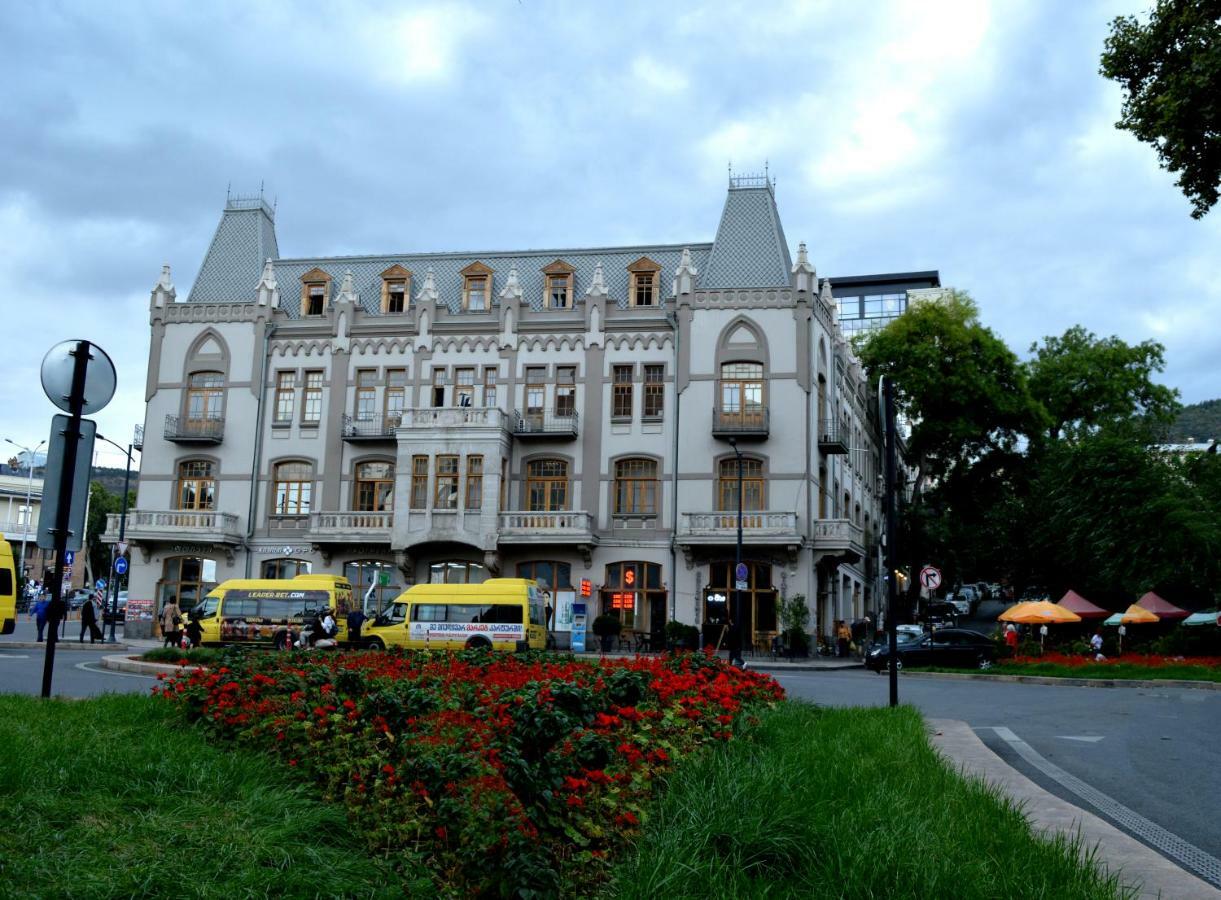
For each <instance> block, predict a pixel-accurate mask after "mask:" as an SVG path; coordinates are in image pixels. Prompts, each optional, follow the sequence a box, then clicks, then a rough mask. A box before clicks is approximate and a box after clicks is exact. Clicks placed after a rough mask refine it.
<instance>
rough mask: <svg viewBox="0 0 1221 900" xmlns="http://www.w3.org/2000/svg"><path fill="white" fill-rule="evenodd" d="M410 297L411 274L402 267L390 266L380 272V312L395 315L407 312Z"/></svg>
mask: <svg viewBox="0 0 1221 900" xmlns="http://www.w3.org/2000/svg"><path fill="white" fill-rule="evenodd" d="M410 296H411V273H410V272H409V271H407V270H406V269H404V268H403V267H402V266H391V267H390V268H389V269H387V270H386V271H385V272H382V312H383V313H384V314H386V315H397V314H399V313H405V312H407V304H408V302H409V300H408V298H410Z"/></svg>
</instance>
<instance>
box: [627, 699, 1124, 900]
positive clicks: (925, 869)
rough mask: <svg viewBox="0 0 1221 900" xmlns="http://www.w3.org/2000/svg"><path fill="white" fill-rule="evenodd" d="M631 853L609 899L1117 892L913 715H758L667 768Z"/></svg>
mask: <svg viewBox="0 0 1221 900" xmlns="http://www.w3.org/2000/svg"><path fill="white" fill-rule="evenodd" d="M637 846H638V848H639V852H638V853H637V854H636V855H635V856H633V857H631V858H629V859H627V860H625V861H624V862H623V863H621V864H620V866H619V867H618V868H617V869H616V871H615V881H614V884H613V886H612V887H613V891H614V894H615V895H616V896H618V897H621V898H641V900H644V898H654V897H667V898H678V897H691V898H697V897H698V898H705V897H711V896H716V897H735V898H743V897H827V898H832V897H835V898H838V897H859V898H880V897H886V898H904V897H910V898H927V897H937V898H981V900H983V898H994V897H1006V898H1023V897H1029V898H1051V897H1055V898H1111V897H1118V896H1123V893H1122V892H1121V890H1120V889H1119V888H1118V886H1117V883H1116V881H1115V879H1113V878H1110V879H1109V878H1106V877H1103V876H1101V875H1099V874H1098V873H1097V872H1096V871H1095V870H1094V869H1093V868H1092V867H1090V866H1088V865H1084V864H1082V863H1081V862H1079V861H1078V860H1079V858H1080V854H1079V848H1078V847H1076V846H1073V845H1072V844H1070V843H1069V842H1068V841H1066V840H1064V839H1059V840H1055V841H1050V842H1049V841H1044V840H1040V839H1037V838H1035V837H1034V836H1033V835H1032V834H1031V832H1030V830H1029V828H1028V827H1027V825H1026V823H1025V821H1024V820H1023V818H1022V816H1021V815H1020V814H1019V812H1018V811H1017V810H1016V809H1015V808H1014V807H1013V805H1012V804H1010V803H1009V802H1008V801H1007V800H1004V799H1002V798H1001V797H999V796H998V795H997V794H996V793H995V792H993V791H991V790H990V789H987V788H985V787H983V786H982V785H980V784H978V783H973V782H967V781H964V780H963V779H962V778H960V777H959V776H957V775H955V774H954V773H952V772H951V771H950V769H949V768H948V767H947V766H946V764H945V763H944V762H942V760H941V758H940V757H939V756H938V755H937V754H936V753H935V752H934V751H933V750H932V748H931V747H930V746H929V744H928V740H927V738H926V736H925V732H924V723H923V721H922V720H921V718H920V716H919V715H918V714H917V713H916V712H915V711H914V710H912V709H910V708H907V707H903V708H900V709H898V710H886V709H879V710H875V709H868V710H862V709H848V710H838V709H820V708H815V707H812V706H809V705H806V704H801V703H793V702H789V703H783V704H781V705H780V706H778V707H776V708H775V709H773V710H769V711H766V712H764V713H761V714H760V716H759V724H758V725H757V726H755V727H753V728H750V729H746V730H743V731H741V732H740V733H739V735H738V737H736V738H735V739H734V740H733V741H731V742H729V743H728V744H725V745H723V746H720V747H717V748H716V749H714V750H713V751H712V752H710V753H708V754H705V755H704V756H702V757H699V758H696V759H693V760H690V761H688V762H687V763H686V764H685V765H683V766H682V767H680V768H679V769H678V770H677V771H676V772H675V774H674V775H673V776H672V777H671V779H670V783H669V789H668V791H667V793H666V795H665V796H664V798H663V799H662V800H661V801H660V803H659V805H658V808H657V809H656V811H655V812H654V814H653V815H652V816H650V817H649V818H648V819H647V820H646V822H645V828H644V832H643V834H642V835H641V837H640V839H639V841H638V843H637Z"/></svg>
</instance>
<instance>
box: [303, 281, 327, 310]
mask: <svg viewBox="0 0 1221 900" xmlns="http://www.w3.org/2000/svg"><path fill="white" fill-rule="evenodd" d="M324 312H326V285H325V284H317V283H315V284H307V285H306V286H305V309H304V310H303V311H302V314H303V315H306V316H320V315H322V314H323V313H324Z"/></svg>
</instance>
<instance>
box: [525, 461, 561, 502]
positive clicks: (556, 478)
mask: <svg viewBox="0 0 1221 900" xmlns="http://www.w3.org/2000/svg"><path fill="white" fill-rule="evenodd" d="M526 509H528V510H529V511H530V512H554V511H559V510H566V509H568V463H567V462H566V461H564V460H562V459H536V460H531V461H530V462H528V463H527V464H526Z"/></svg>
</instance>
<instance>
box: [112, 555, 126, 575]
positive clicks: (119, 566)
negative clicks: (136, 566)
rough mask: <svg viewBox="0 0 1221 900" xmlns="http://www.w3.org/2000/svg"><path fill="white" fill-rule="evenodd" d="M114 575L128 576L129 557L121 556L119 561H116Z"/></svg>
mask: <svg viewBox="0 0 1221 900" xmlns="http://www.w3.org/2000/svg"><path fill="white" fill-rule="evenodd" d="M114 573H115V574H116V575H126V574H127V557H126V556H120V557H119V558H118V559H116V560H115V561H114Z"/></svg>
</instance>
